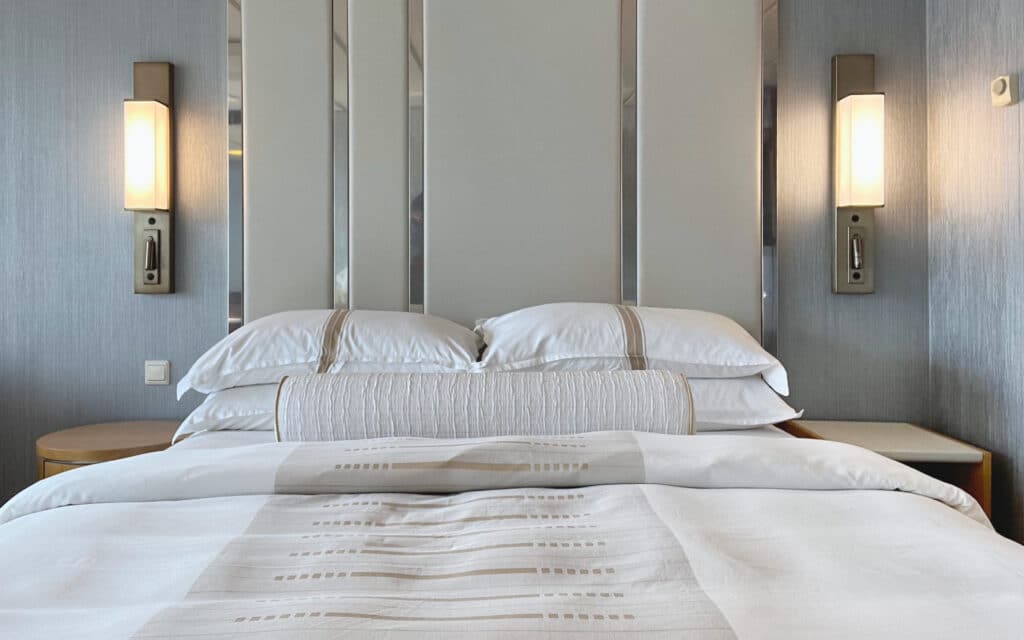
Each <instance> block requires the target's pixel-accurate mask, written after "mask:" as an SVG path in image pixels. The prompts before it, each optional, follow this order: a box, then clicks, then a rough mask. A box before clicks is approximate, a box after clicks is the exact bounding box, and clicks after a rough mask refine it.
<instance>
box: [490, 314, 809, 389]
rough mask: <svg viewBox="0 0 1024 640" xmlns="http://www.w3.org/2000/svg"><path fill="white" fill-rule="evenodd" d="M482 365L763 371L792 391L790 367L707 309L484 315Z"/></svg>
mask: <svg viewBox="0 0 1024 640" xmlns="http://www.w3.org/2000/svg"><path fill="white" fill-rule="evenodd" d="M476 331H477V333H479V334H480V336H481V337H482V338H483V341H484V344H485V345H486V347H485V350H484V353H483V357H482V359H481V361H480V363H479V364H478V365H477V366H478V369H480V370H483V371H565V370H587V371H602V370H604V371H607V370H616V369H663V370H666V371H673V372H675V373H682V374H685V375H686V376H688V377H689V378H741V377H745V376H751V375H758V374H760V375H761V376H762V377H763V378H764V381H765V382H767V383H768V384H769V385H770V386H771V387H772V388H773V389H775V391H777V392H779V393H781V394H783V395H788V394H789V382H788V379H787V376H786V370H785V368H783V366H782V363H780V362H779V361H778V360H777V359H776V358H775V357H774V356H772V355H771V354H770V353H768V352H767V351H765V350H764V349H763V348H762V347H761V345H760V344H759V343H758V342H757V340H755V339H754V338H753V337H752V336H751V335H750V334H749V333H747V332H746V331H745V330H744V329H743V327H741V326H740V325H739V324H737V323H736V322H734V321H733V320H730V319H729V318H726V317H725V316H722V315H718V314H717V313H709V312H707V311H693V310H689V309H658V308H654V307H627V306H623V305H614V304H602V303H587V302H561V303H554V304H545V305H540V306H537V307H528V308H526V309H520V310H519V311H513V312H511V313H506V314H505V315H503V316H498V317H496V318H489V319H487V320H481V321H479V322H478V323H477V327H476Z"/></svg>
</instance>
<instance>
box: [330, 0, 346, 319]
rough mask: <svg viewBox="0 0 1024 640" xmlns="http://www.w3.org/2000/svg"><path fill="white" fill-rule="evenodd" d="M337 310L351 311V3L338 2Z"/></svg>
mask: <svg viewBox="0 0 1024 640" xmlns="http://www.w3.org/2000/svg"><path fill="white" fill-rule="evenodd" d="M332 22H333V25H334V27H333V38H334V43H333V47H334V54H333V58H332V67H333V71H332V73H333V76H334V306H335V308H340V309H347V308H348V292H349V286H348V211H349V206H348V203H349V199H348V162H349V158H348V0H334V6H333V18H332Z"/></svg>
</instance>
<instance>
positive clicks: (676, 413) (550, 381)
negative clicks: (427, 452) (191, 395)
mask: <svg viewBox="0 0 1024 640" xmlns="http://www.w3.org/2000/svg"><path fill="white" fill-rule="evenodd" d="M276 411H277V419H276V422H277V437H278V440H280V441H282V442H302V441H330V440H358V439H367V438H386V437H422V438H476V437H491V436H544V435H561V436H571V435H576V434H581V433H587V432H590V431H620V430H627V431H649V432H654V433H665V434H674V435H689V434H691V433H693V401H692V398H691V396H690V388H689V385H688V384H687V382H686V377H685V376H683V375H680V374H677V373H670V372H668V371H545V372H496V373H489V374H479V373H446V374H432V373H369V374H345V373H342V374H313V375H304V376H291V377H288V378H286V379H285V380H284V381H282V382H281V389H280V391H279V392H278V397H277V409H276Z"/></svg>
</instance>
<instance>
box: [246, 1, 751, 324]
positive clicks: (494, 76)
mask: <svg viewBox="0 0 1024 640" xmlns="http://www.w3.org/2000/svg"><path fill="white" fill-rule="evenodd" d="M760 7H761V0H732V1H730V2H721V1H720V0H687V1H686V2H679V1H678V0H560V1H559V2H550V0H515V1H514V2H509V1H508V0H347V1H346V0H333V2H332V0H292V1H291V2H288V3H280V2H277V1H276V0H244V2H243V5H242V9H243V10H242V50H243V59H244V67H243V91H244V104H245V109H244V115H243V126H244V131H245V144H244V164H245V176H246V177H245V187H244V189H245V248H244V255H245V296H244V300H245V317H246V319H253V318H255V317H259V316H261V315H265V314H267V313H271V312H274V311H279V310H283V309H289V308H297V307H306V308H312V307H325V306H330V305H332V303H333V294H332V287H333V285H334V284H335V283H336V282H337V283H339V287H340V288H341V289H343V290H344V291H343V292H342V293H343V295H342V296H341V301H342V302H344V303H347V304H348V305H349V306H350V307H351V308H376V309H399V310H405V309H409V308H413V309H418V308H419V307H418V305H419V303H420V302H422V309H423V310H424V311H426V312H428V313H432V314H436V315H440V316H444V317H447V318H450V319H453V320H456V321H458V322H462V323H466V324H470V323H472V322H473V321H474V320H475V319H477V318H480V317H486V316H490V315H494V314H498V313H503V312H506V311H509V310H512V309H515V308H519V307H523V306H528V305H532V304H539V303H543V302H552V301H560V300H578V301H604V302H619V301H626V302H636V303H638V304H641V305H647V306H665V307H685V308H698V309H706V310H711V311H716V312H719V313H723V314H726V315H728V316H730V317H732V318H734V319H736V320H737V321H738V322H740V323H741V324H742V325H743V326H744V327H745V328H747V329H748V330H749V331H750V332H751V333H752V334H753V335H755V336H757V337H760V331H761V324H760V323H761V276H760V246H761V244H760V182H759V166H760V165H759V163H760V128H759V127H760V110H761V85H760V65H761V57H760V34H761V9H760ZM339 10H341V11H344V16H339V15H338V13H339ZM340 18H343V19H340ZM332 24H333V25H334V28H333V29H332ZM339 25H341V26H340V27H339ZM332 31H333V32H334V33H333V35H332V33H331V32H332ZM335 49H340V50H341V51H343V53H344V55H343V56H342V57H341V58H339V57H338V56H337V55H336V52H335V51H334V50H335ZM339 60H340V62H339ZM339 64H340V65H344V69H343V72H342V69H339V68H338V66H339ZM332 66H333V67H334V68H333V69H332ZM339 83H344V85H345V86H344V87H340V85H339ZM335 85H339V86H335ZM332 87H333V88H332ZM340 88H343V89H344V91H339V90H338V89H340ZM332 98H333V99H332ZM332 104H333V108H332ZM338 113H341V114H342V119H341V121H340V124H339V118H338V117H337V114H338ZM342 129H344V130H343V131H342ZM420 136H422V138H420ZM339 150H341V153H340V154H339V153H338V152H339ZM339 155H341V159H340V160H339V159H338V156H339ZM335 168H337V169H338V171H337V172H335ZM341 181H344V184H342V183H341ZM420 182H421V183H422V187H423V195H422V196H421V197H420V198H419V199H418V201H417V196H418V195H419V194H417V193H415V191H417V190H418V188H419V183H420ZM335 200H340V201H341V202H340V203H338V202H335V203H334V204H333V206H332V204H331V203H332V202H333V201H335ZM345 205H347V206H345ZM420 206H422V209H423V212H422V218H419V217H418V216H419V213H418V210H417V207H420ZM411 214H412V215H411ZM421 220H422V223H421V222H420V221H421ZM419 224H422V233H420V229H418V228H417V225H419ZM419 243H422V260H421V261H419V260H418V255H417V254H418V252H419V250H420V249H419ZM339 247H340V248H341V252H340V254H341V255H342V260H343V261H344V264H343V265H340V266H338V267H335V266H334V265H333V264H332V262H333V257H334V254H333V253H332V252H336V251H337V250H338V249H339ZM345 250H347V251H345ZM345 253H347V256H346V255H344V254H345ZM410 265H411V266H410ZM418 269H422V272H421V273H420V272H419V271H418ZM421 274H422V275H421ZM420 277H422V283H421V282H420V280H419V278H420ZM410 305H412V306H411V307H410Z"/></svg>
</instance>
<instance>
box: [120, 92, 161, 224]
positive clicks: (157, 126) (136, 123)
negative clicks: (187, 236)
mask: <svg viewBox="0 0 1024 640" xmlns="http://www.w3.org/2000/svg"><path fill="white" fill-rule="evenodd" d="M124 208H125V209H128V210H132V211H138V210H144V211H145V210H158V211H169V210H170V208H171V112H170V109H168V108H167V105H164V104H161V103H160V102H157V101H155V100H126V101H125V103H124Z"/></svg>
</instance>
